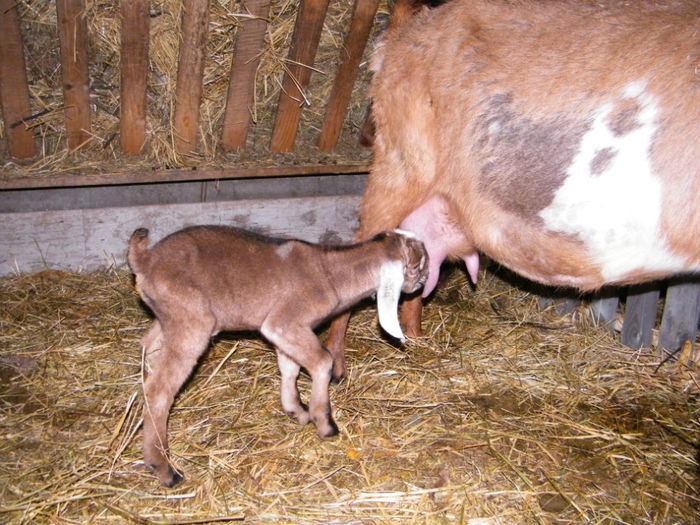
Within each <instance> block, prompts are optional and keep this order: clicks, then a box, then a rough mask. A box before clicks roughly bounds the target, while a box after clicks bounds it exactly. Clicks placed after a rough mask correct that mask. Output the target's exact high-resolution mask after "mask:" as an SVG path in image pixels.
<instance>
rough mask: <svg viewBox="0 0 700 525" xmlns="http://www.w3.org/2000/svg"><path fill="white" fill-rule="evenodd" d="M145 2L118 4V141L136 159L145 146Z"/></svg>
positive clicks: (131, 0) (127, 0)
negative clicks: (119, 49) (119, 94)
mask: <svg viewBox="0 0 700 525" xmlns="http://www.w3.org/2000/svg"><path fill="white" fill-rule="evenodd" d="M149 3H150V2H149V1H148V0H121V16H122V24H121V31H122V41H121V68H120V69H121V100H120V118H119V122H120V134H119V136H120V141H121V148H122V151H123V152H124V153H125V154H126V155H139V154H141V153H142V151H143V147H144V144H145V143H146V87H147V84H148V42H149V27H150V16H149V12H148V10H149Z"/></svg>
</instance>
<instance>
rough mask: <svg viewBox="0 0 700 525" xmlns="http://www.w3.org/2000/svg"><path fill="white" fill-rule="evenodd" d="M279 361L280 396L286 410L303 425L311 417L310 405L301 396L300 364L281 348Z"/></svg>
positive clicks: (278, 352) (278, 353)
mask: <svg viewBox="0 0 700 525" xmlns="http://www.w3.org/2000/svg"><path fill="white" fill-rule="evenodd" d="M277 363H278V364H279V367H280V374H281V376H282V380H281V382H280V398H281V399H282V408H283V409H284V411H285V412H286V413H287V414H289V415H290V416H293V417H294V418H296V420H297V421H298V422H299V423H301V424H302V425H306V424H307V423H308V422H309V421H311V418H310V416H309V410H308V407H306V406H305V405H304V404H303V403H302V402H301V399H300V398H299V390H298V389H297V378H298V377H299V370H300V367H299V365H298V364H297V363H296V362H295V361H294V360H293V359H291V358H289V356H287V355H286V354H285V353H284V352H282V351H281V350H277Z"/></svg>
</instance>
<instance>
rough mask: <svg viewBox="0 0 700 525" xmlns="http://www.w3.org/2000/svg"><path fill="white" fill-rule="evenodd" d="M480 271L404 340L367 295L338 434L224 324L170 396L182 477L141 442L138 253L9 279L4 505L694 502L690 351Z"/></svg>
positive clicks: (26, 508) (2, 334) (132, 515)
mask: <svg viewBox="0 0 700 525" xmlns="http://www.w3.org/2000/svg"><path fill="white" fill-rule="evenodd" d="M481 279H482V280H481V282H480V283H479V286H478V289H477V290H476V291H474V290H472V289H471V287H470V286H469V285H468V284H467V283H466V281H465V279H464V276H463V274H462V272H460V271H453V272H452V273H451V275H450V277H449V279H448V281H447V283H446V285H444V286H443V287H442V288H441V289H440V290H439V292H438V294H437V295H436V297H435V298H434V299H433V300H432V301H431V302H430V303H429V304H428V306H427V308H426V317H425V319H424V329H425V332H426V336H425V337H424V338H421V339H419V340H414V341H411V342H409V343H408V344H406V345H405V346H403V347H398V346H393V345H392V344H390V343H389V342H387V341H386V340H384V339H382V338H381V337H380V335H379V333H378V330H377V328H376V321H375V314H376V311H375V308H374V307H373V305H372V304H366V305H364V306H363V307H362V308H361V309H360V310H359V311H357V312H356V314H355V315H354V316H353V318H352V322H351V332H350V339H349V348H350V349H349V353H348V364H349V377H348V378H347V379H346V380H345V381H344V382H342V383H341V384H339V385H332V386H331V399H332V403H333V406H334V414H335V418H336V421H337V422H338V425H339V427H340V430H341V435H340V436H338V437H337V438H334V439H331V440H327V441H321V440H320V439H319V438H317V436H316V434H315V432H314V429H313V428H312V426H310V425H308V426H306V427H303V428H301V427H298V426H297V425H296V424H295V423H294V422H293V421H292V420H290V419H289V418H287V417H286V416H285V415H284V414H283V413H282V411H281V408H280V404H279V401H278V393H277V389H278V383H279V375H278V371H277V365H276V360H275V358H274V354H273V353H272V352H271V351H270V348H269V347H268V345H267V344H266V343H265V342H264V341H262V340H261V339H259V338H256V337H255V336H251V335H242V336H235V335H226V336H224V337H219V338H217V339H216V341H215V344H214V345H213V346H212V348H211V350H210V351H209V353H208V354H206V356H205V357H204V358H203V359H202V361H201V363H200V366H199V367H198V369H197V371H196V374H195V375H194V376H193V378H192V379H191V380H190V382H189V383H188V384H187V385H186V387H185V389H184V390H183V391H182V392H181V394H180V396H179V398H178V400H177V403H176V407H175V409H174V410H173V412H172V415H171V433H170V436H171V446H172V451H173V456H174V461H175V463H176V464H177V465H178V466H179V467H180V468H181V469H182V470H184V472H185V476H186V479H185V481H184V482H183V483H182V484H181V485H179V486H177V487H176V488H174V489H165V488H163V487H161V486H159V484H158V482H157V481H156V479H155V478H154V477H153V476H151V475H150V474H149V473H147V472H146V471H145V470H144V468H143V465H142V462H141V451H140V446H141V432H140V428H139V424H140V423H139V420H140V412H141V406H142V405H141V397H140V377H141V365H140V357H141V356H140V353H139V347H138V340H139V337H140V336H141V334H142V333H143V332H144V330H145V328H146V327H147V325H148V315H147V313H146V311H145V310H144V309H143V308H142V307H141V305H140V304H139V302H138V300H137V297H136V294H135V292H134V290H133V288H132V283H131V277H130V275H129V273H128V272H127V271H125V270H117V271H108V272H101V273H91V274H78V273H66V272H58V271H46V272H42V273H38V274H31V275H20V276H14V277H10V278H4V279H1V280H0V303H1V304H2V305H3V307H2V309H0V338H1V339H0V378H1V382H0V411H1V412H0V435H1V436H2V438H1V440H0V522H10V523H53V524H68V523H105V522H107V523H124V522H130V523H178V524H186V523H187V524H195V523H227V522H229V521H234V520H246V521H252V522H266V523H270V522H272V523H319V522H325V523H395V522H399V521H402V522H412V523H441V522H450V523H453V522H458V523H471V524H474V525H476V524H493V525H496V524H521V523H542V524H555V523H556V524H566V523H615V524H620V523H629V524H641V523H649V524H652V523H653V524H663V523H669V524H670V523H687V524H690V523H699V522H700V505H698V503H699V502H700V493H699V487H700V479H699V477H700V471H699V469H698V436H699V435H700V419H699V414H700V401H699V397H698V393H699V391H700V389H699V385H698V377H699V373H698V369H697V368H688V367H685V366H681V365H679V364H677V363H673V362H670V361H669V362H665V363H664V364H661V365H660V361H661V358H659V357H658V356H657V355H655V354H654V353H653V352H652V351H646V350H645V351H633V350H631V349H629V348H626V347H623V346H621V345H620V344H619V343H617V342H616V340H615V339H614V337H613V336H611V335H610V334H609V333H608V332H607V331H605V330H604V329H601V328H596V327H593V326H590V325H588V323H586V322H585V321H580V320H579V322H577V323H574V322H572V317H571V316H568V317H562V316H559V315H558V314H557V313H556V312H555V311H554V310H553V309H548V310H544V311H543V310H542V309H541V307H540V306H539V304H538V301H537V300H536V298H535V297H534V296H532V295H529V294H528V293H526V292H524V291H522V290H521V289H519V288H516V287H513V286H511V285H509V284H508V283H506V282H505V281H503V280H501V279H500V278H499V277H497V276H496V275H495V274H493V273H490V272H485V273H484V274H483V275H482V277H481ZM300 386H301V389H302V395H303V396H304V395H306V393H307V392H308V387H309V382H308V380H307V379H306V378H305V377H304V378H302V380H301V381H300Z"/></svg>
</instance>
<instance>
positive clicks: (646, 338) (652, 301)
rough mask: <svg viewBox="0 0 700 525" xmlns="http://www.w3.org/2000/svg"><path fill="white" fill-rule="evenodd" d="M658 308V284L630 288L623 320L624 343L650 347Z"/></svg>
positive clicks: (633, 346)
mask: <svg viewBox="0 0 700 525" xmlns="http://www.w3.org/2000/svg"><path fill="white" fill-rule="evenodd" d="M658 309H659V288H658V284H657V285H655V287H654V288H651V289H650V288H649V287H648V286H647V287H632V288H630V289H629V291H628V292H627V303H626V306H625V318H624V320H623V322H622V335H621V340H622V344H624V345H627V346H629V347H631V348H635V349H639V348H642V347H650V346H651V335H652V330H653V329H654V326H656V313H657V311H658Z"/></svg>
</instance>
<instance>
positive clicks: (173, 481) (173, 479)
mask: <svg viewBox="0 0 700 525" xmlns="http://www.w3.org/2000/svg"><path fill="white" fill-rule="evenodd" d="M170 470H172V475H171V476H170V480H169V481H167V482H166V481H164V482H163V485H165V486H166V487H168V488H173V487H174V486H175V485H177V484H178V483H180V482H181V481H182V480H183V479H185V476H183V475H182V474H180V473H179V472H178V471H177V470H173V469H170Z"/></svg>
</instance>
